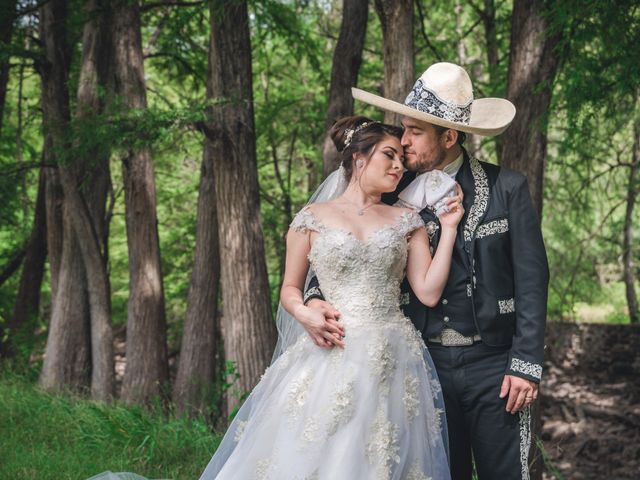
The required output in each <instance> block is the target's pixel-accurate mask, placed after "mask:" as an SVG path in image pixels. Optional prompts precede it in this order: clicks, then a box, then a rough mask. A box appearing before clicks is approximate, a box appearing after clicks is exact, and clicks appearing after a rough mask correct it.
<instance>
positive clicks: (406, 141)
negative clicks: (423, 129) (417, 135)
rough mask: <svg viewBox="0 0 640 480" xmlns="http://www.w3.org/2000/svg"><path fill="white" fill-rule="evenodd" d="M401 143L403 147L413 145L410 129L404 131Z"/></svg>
mask: <svg viewBox="0 0 640 480" xmlns="http://www.w3.org/2000/svg"><path fill="white" fill-rule="evenodd" d="M400 145H402V146H403V147H408V146H409V145H411V140H410V135H409V130H405V131H404V132H402V138H401V139H400Z"/></svg>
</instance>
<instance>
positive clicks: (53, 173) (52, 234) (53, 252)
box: [42, 134, 80, 303]
mask: <svg viewBox="0 0 640 480" xmlns="http://www.w3.org/2000/svg"><path fill="white" fill-rule="evenodd" d="M42 149H43V150H42V151H43V157H44V160H45V162H46V163H47V164H50V162H55V158H54V156H53V145H52V141H51V136H50V135H47V134H45V136H44V141H43V146H42ZM51 164H52V163H51ZM43 172H44V178H45V215H46V222H45V223H46V235H47V256H48V258H49V274H50V275H49V276H50V277H51V281H50V282H51V302H52V303H53V301H54V299H55V298H56V295H57V292H58V277H59V276H60V264H61V260H62V244H63V238H62V204H63V202H64V197H63V195H62V185H60V178H59V176H58V169H57V168H50V167H45V168H43ZM79 295H80V293H79Z"/></svg>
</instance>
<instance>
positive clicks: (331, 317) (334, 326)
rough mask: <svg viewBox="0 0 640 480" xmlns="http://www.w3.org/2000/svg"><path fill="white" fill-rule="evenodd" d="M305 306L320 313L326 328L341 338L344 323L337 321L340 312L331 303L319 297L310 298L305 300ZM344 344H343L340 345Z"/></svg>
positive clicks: (343, 334)
mask: <svg viewBox="0 0 640 480" xmlns="http://www.w3.org/2000/svg"><path fill="white" fill-rule="evenodd" d="M307 307H309V308H311V309H313V310H315V311H317V312H320V313H322V315H324V319H325V322H326V327H325V328H326V330H328V331H329V332H331V333H332V334H333V335H334V336H335V337H337V338H338V340H342V339H343V338H344V336H345V333H344V325H342V324H341V323H339V319H340V312H339V311H338V310H336V309H335V308H334V307H333V305H331V304H330V303H329V302H325V301H324V300H320V299H319V298H312V299H311V300H309V301H308V302H307ZM342 346H344V345H342Z"/></svg>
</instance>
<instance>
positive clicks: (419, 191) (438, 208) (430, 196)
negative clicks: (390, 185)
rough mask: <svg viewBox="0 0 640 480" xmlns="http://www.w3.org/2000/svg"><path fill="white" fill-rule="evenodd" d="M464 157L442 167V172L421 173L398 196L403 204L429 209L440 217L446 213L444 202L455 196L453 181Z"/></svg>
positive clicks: (454, 182)
mask: <svg viewBox="0 0 640 480" xmlns="http://www.w3.org/2000/svg"><path fill="white" fill-rule="evenodd" d="M463 160H464V157H463V156H462V155H460V156H459V157H458V158H457V159H456V160H455V161H453V162H452V163H450V164H449V165H447V166H446V167H444V169H443V170H431V171H430V172H425V173H421V174H420V175H418V176H416V178H414V179H413V181H412V182H411V183H410V184H409V185H407V187H406V188H405V189H404V190H403V191H402V192H401V193H400V195H398V198H399V199H400V200H402V202H403V203H404V204H408V206H412V207H414V208H416V209H417V210H422V209H423V208H425V207H427V206H428V207H429V208H431V209H432V210H433V211H434V212H435V213H436V215H438V216H440V215H442V214H443V213H445V212H446V211H447V206H446V200H447V198H449V197H453V196H454V195H455V194H456V181H455V180H454V178H455V176H456V174H457V173H458V170H460V167H461V166H462V162H463Z"/></svg>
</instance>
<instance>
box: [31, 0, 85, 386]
mask: <svg viewBox="0 0 640 480" xmlns="http://www.w3.org/2000/svg"><path fill="white" fill-rule="evenodd" d="M67 17H68V4H67V1H66V0H50V1H49V2H47V3H45V4H44V5H43V6H42V7H41V8H40V38H41V39H42V43H43V44H44V49H45V57H46V58H45V59H44V61H43V63H42V65H41V75H42V113H43V124H44V129H45V158H46V160H47V162H48V163H49V162H52V161H55V160H56V155H57V153H58V152H59V150H58V149H57V147H60V146H61V145H60V141H59V140H60V139H61V138H63V132H64V128H65V126H67V125H68V123H69V94H68V91H67V80H68V76H69V66H70V54H71V50H70V48H69V46H68V43H67V39H66V22H67ZM58 174H59V172H58V171H56V170H53V169H51V170H50V171H49V172H47V178H48V182H47V190H49V189H50V190H51V192H52V195H53V198H54V200H56V203H57V202H59V201H60V200H59V199H60V198H61V197H62V195H61V193H60V179H59V175H58ZM61 203H62V214H61V215H60V216H58V212H56V210H55V209H56V207H57V204H53V205H52V206H51V212H49V213H48V214H47V219H48V220H49V219H51V220H52V221H54V222H60V223H61V225H62V227H61V229H62V234H61V235H60V224H58V225H56V226H53V225H52V226H51V228H50V224H49V223H47V233H48V236H50V237H53V238H52V240H53V242H52V244H51V245H50V246H49V252H50V254H51V253H53V254H54V255H56V254H60V257H59V259H56V258H54V259H52V261H51V274H52V313H51V322H50V325H49V335H48V337H47V345H46V348H45V358H44V363H43V366H42V372H41V375H40V383H41V385H42V386H43V387H44V388H46V389H50V390H60V389H65V388H71V389H77V390H81V389H83V388H84V387H86V386H87V385H88V383H89V374H90V370H91V355H90V346H89V345H90V340H89V310H88V301H87V289H86V275H85V270H84V265H83V262H82V258H81V257H80V256H79V255H78V254H77V252H78V249H79V248H80V247H79V245H78V242H77V239H76V237H75V234H74V232H73V228H72V225H71V221H70V216H71V214H72V212H71V211H70V205H69V204H68V203H67V201H66V199H64V198H63V200H62V202H61ZM60 238H61V243H62V251H61V252H58V251H56V250H57V249H58V247H59V242H60ZM54 277H55V278H54Z"/></svg>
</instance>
